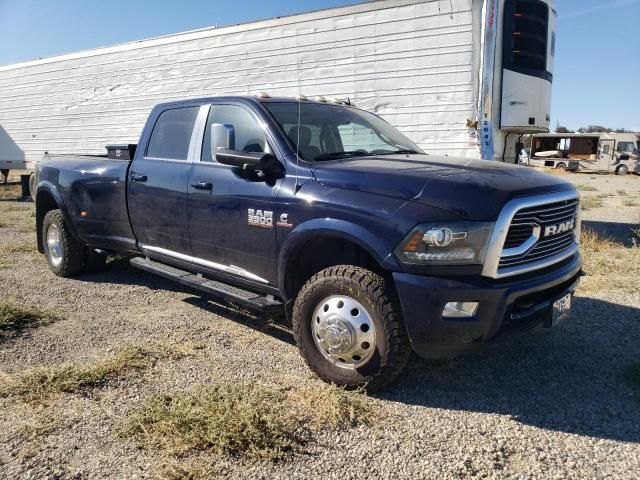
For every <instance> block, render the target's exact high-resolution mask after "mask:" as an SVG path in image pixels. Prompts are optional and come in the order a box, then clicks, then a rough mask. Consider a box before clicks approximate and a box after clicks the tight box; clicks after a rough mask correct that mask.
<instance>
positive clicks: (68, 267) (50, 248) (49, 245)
mask: <svg viewBox="0 0 640 480" xmlns="http://www.w3.org/2000/svg"><path fill="white" fill-rule="evenodd" d="M42 238H43V240H44V242H43V243H44V253H45V255H46V256H47V261H48V262H49V267H50V268H51V270H52V271H53V273H55V274H56V275H58V276H60V277H71V276H73V275H77V274H78V273H80V272H81V271H82V269H83V267H84V265H85V262H86V252H85V247H84V245H82V244H81V243H79V242H78V241H77V240H76V239H75V238H73V237H72V236H71V233H70V232H69V228H68V227H67V224H66V223H65V221H64V216H63V215H62V212H61V211H60V210H50V211H48V212H47V214H46V215H45V216H44V220H43V222H42Z"/></svg>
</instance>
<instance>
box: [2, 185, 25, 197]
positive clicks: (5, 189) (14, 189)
mask: <svg viewBox="0 0 640 480" xmlns="http://www.w3.org/2000/svg"><path fill="white" fill-rule="evenodd" d="M21 196H22V187H21V186H20V185H2V184H0V199H2V200H19V199H20V197H21Z"/></svg>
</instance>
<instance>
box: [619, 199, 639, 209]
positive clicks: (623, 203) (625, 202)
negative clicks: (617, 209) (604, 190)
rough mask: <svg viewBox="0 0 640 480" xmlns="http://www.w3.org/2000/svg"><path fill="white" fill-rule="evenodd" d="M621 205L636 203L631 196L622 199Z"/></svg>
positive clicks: (629, 205)
mask: <svg viewBox="0 0 640 480" xmlns="http://www.w3.org/2000/svg"><path fill="white" fill-rule="evenodd" d="M622 205H624V206H625V207H635V206H636V205H637V203H636V201H635V200H634V199H633V198H625V199H624V200H623V201H622Z"/></svg>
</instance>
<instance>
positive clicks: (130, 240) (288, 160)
mask: <svg viewBox="0 0 640 480" xmlns="http://www.w3.org/2000/svg"><path fill="white" fill-rule="evenodd" d="M110 151H111V153H110V155H109V157H115V158H108V157H107V156H105V157H82V156H77V157H67V158H65V157H51V158H49V159H45V160H44V161H42V162H40V164H39V165H38V168H37V173H36V175H37V177H36V220H37V232H38V249H39V251H40V252H42V253H44V254H46V256H47V259H48V262H49V265H50V267H51V269H52V270H53V271H54V272H55V273H56V274H57V275H61V276H72V275H76V274H79V273H82V272H83V271H87V270H96V269H98V268H100V267H101V266H102V265H104V262H105V259H106V257H107V256H108V255H113V254H125V255H127V254H128V255H131V257H132V258H131V260H130V262H131V264H132V265H134V266H135V267H138V268H141V269H143V270H146V271H148V272H152V273H155V274H158V275H162V276H164V277H166V278H169V279H172V280H175V281H177V282H180V283H182V284H184V285H188V286H190V287H193V288H195V289H198V290H200V291H203V292H206V293H208V294H209V295H212V296H214V297H216V298H218V299H224V300H228V301H230V302H232V303H234V304H236V305H239V306H242V307H244V308H251V309H255V310H258V311H261V312H266V313H269V314H273V315H277V314H280V313H284V314H285V315H286V317H287V318H288V319H289V320H290V321H291V323H292V327H293V333H294V336H295V339H296V341H297V344H298V346H299V349H300V352H301V354H302V355H303V357H304V358H305V360H306V361H307V363H308V364H309V366H310V367H311V369H313V370H314V371H315V372H316V373H317V374H318V375H319V376H320V377H321V378H322V379H323V380H326V381H331V382H335V383H337V384H340V385H345V386H350V387H351V386H361V385H365V386H366V387H367V388H370V389H376V388H381V387H383V386H384V385H386V384H388V383H389V382H390V381H391V380H393V379H394V378H395V377H396V376H397V375H398V374H399V373H400V372H401V371H402V369H403V367H404V366H405V364H406V362H407V360H408V358H409V356H410V353H411V351H412V350H413V351H415V352H416V353H418V354H419V355H421V356H424V357H442V356H450V355H457V354H461V353H466V352H471V351H475V350H476V349H478V348H480V347H482V346H485V345H487V344H491V343H495V342H498V341H500V340H502V339H504V338H507V337H509V336H510V335H512V334H516V333H519V332H522V331H524V330H526V329H529V328H531V327H533V326H536V325H540V324H542V325H544V326H547V327H549V326H552V325H553V324H554V323H556V322H557V321H558V320H559V319H561V318H563V317H564V316H566V314H567V311H568V309H569V307H570V304H571V295H572V293H573V292H574V290H575V287H576V284H577V281H578V278H579V275H580V268H581V260H580V254H579V252H578V241H579V234H580V219H579V214H580V208H579V195H578V193H577V192H576V190H575V189H574V188H573V186H572V185H571V184H569V183H567V182H566V181H564V180H561V179H559V178H555V177H551V176H548V175H545V174H541V173H537V172H535V171H533V170H531V169H527V168H523V167H517V166H511V165H505V164H499V163H493V162H482V161H473V160H466V159H455V158H449V157H439V156H433V155H428V154H426V153H424V152H423V151H421V150H420V148H418V147H417V146H416V145H415V144H413V143H412V142H411V141H410V140H409V139H407V138H406V137H405V136H403V135H402V134H401V133H399V132H398V131H397V130H396V129H394V128H393V127H391V126H390V125H389V124H387V123H386V122H385V121H383V120H382V119H380V118H379V117H378V116H376V115H374V114H372V113H368V112H366V111H363V110H360V109H357V108H355V107H353V106H351V105H347V104H344V103H339V102H337V103H328V102H321V101H309V100H306V99H297V100H296V99H288V98H269V97H267V96H265V95H263V96H259V97H255V98H253V97H215V98H203V99H197V100H186V101H180V102H172V103H166V104H162V105H158V106H156V107H155V108H154V109H153V111H152V112H151V114H150V116H149V119H148V121H147V124H146V126H145V128H144V130H143V132H142V135H141V138H140V142H139V144H137V145H125V146H121V147H118V148H115V149H111V150H110ZM129 158H131V160H130V159H129Z"/></svg>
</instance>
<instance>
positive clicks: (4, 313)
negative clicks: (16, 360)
mask: <svg viewBox="0 0 640 480" xmlns="http://www.w3.org/2000/svg"><path fill="white" fill-rule="evenodd" d="M56 319H57V317H56V316H55V315H53V314H51V313H48V312H45V311H43V310H40V309H37V308H33V307H28V306H23V305H17V304H16V303H15V302H10V301H8V300H3V301H2V302H0V340H2V339H3V338H5V339H6V338H10V337H15V336H16V335H19V334H20V333H22V332H23V331H24V330H26V329H29V328H37V327H41V326H43V325H49V324H50V323H53V322H54V321H56Z"/></svg>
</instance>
